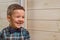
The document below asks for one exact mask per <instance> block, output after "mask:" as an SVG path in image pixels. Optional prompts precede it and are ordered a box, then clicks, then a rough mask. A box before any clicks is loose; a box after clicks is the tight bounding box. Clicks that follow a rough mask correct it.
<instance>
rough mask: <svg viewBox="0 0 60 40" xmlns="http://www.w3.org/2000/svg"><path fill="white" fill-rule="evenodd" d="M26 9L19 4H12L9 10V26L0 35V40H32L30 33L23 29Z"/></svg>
mask: <svg viewBox="0 0 60 40" xmlns="http://www.w3.org/2000/svg"><path fill="white" fill-rule="evenodd" d="M24 12H25V9H24V8H23V7H22V6H20V5H19V4H12V5H10V6H9V7H8V9H7V20H8V21H9V26H8V27H6V28H4V29H3V30H2V31H1V33H0V40H30V35H29V32H28V31H27V30H26V29H24V28H23V27H22V25H23V23H24Z"/></svg>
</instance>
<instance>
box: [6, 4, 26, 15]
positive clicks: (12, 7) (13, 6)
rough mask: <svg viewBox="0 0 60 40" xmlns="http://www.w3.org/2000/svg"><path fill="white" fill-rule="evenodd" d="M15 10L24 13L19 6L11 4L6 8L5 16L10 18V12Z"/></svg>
mask: <svg viewBox="0 0 60 40" xmlns="http://www.w3.org/2000/svg"><path fill="white" fill-rule="evenodd" d="M17 9H20V10H24V11H25V9H24V8H23V7H22V6H21V5H19V4H11V5H10V6H9V7H8V8H7V15H10V16H11V14H12V12H13V11H14V10H17Z"/></svg>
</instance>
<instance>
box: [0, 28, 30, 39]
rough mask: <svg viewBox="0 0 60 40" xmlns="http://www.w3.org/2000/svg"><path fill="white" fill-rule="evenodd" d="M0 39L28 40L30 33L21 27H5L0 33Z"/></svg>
mask: <svg viewBox="0 0 60 40" xmlns="http://www.w3.org/2000/svg"><path fill="white" fill-rule="evenodd" d="M0 40H30V35H29V32H28V31H27V30H26V29H24V28H23V27H21V28H20V29H18V30H15V29H13V28H11V27H7V28H5V29H3V30H2V32H1V33H0Z"/></svg>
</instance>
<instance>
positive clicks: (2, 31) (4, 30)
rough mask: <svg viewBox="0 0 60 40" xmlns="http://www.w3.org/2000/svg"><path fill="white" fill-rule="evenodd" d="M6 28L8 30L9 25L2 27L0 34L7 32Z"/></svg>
mask: <svg viewBox="0 0 60 40" xmlns="http://www.w3.org/2000/svg"><path fill="white" fill-rule="evenodd" d="M8 30H9V27H6V28H3V29H2V30H1V31H0V34H3V33H4V32H7V31H8Z"/></svg>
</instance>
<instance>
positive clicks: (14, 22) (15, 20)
mask: <svg viewBox="0 0 60 40" xmlns="http://www.w3.org/2000/svg"><path fill="white" fill-rule="evenodd" d="M24 14H25V13H24V10H20V9H17V10H14V12H13V13H12V15H11V16H7V19H8V21H9V22H10V26H12V27H15V28H20V27H21V26H22V25H23V23H24Z"/></svg>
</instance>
